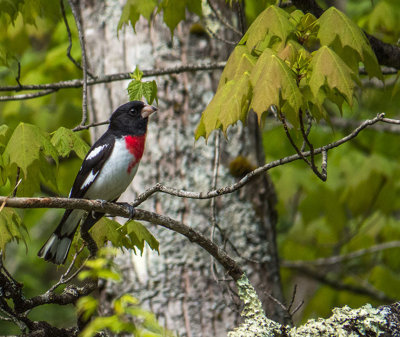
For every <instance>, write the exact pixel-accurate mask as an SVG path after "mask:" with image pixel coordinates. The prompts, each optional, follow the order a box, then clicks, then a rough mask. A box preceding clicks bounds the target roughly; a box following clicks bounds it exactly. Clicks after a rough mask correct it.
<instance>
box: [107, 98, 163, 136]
mask: <svg viewBox="0 0 400 337" xmlns="http://www.w3.org/2000/svg"><path fill="white" fill-rule="evenodd" d="M155 111H157V108H155V107H154V106H152V105H148V104H145V103H143V102H141V101H132V102H129V103H125V104H123V105H121V106H120V107H119V108H118V109H117V110H115V111H114V113H113V114H112V115H111V118H110V127H109V129H110V130H111V131H113V132H114V133H116V134H117V135H137V136H140V135H144V134H145V133H146V131H147V121H148V117H149V116H150V115H151V114H152V113H153V112H155Z"/></svg>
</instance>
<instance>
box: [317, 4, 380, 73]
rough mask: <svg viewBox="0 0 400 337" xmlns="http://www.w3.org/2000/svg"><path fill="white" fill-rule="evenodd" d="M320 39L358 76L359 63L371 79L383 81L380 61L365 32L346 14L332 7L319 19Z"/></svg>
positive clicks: (322, 43) (323, 44)
mask: <svg viewBox="0 0 400 337" xmlns="http://www.w3.org/2000/svg"><path fill="white" fill-rule="evenodd" d="M318 22H319V25H320V28H319V31H318V35H317V37H318V39H319V40H320V42H321V45H322V46H329V47H331V48H332V49H333V50H334V51H335V52H336V53H337V54H338V55H339V56H340V57H341V58H342V59H343V60H344V61H345V62H346V64H347V65H348V66H349V67H350V68H351V69H352V70H353V72H354V73H355V74H358V62H363V63H364V65H365V69H366V71H367V72H368V74H369V76H370V77H373V76H376V77H377V78H379V79H383V76H382V73H381V70H380V67H379V64H378V60H377V58H376V55H375V53H374V52H373V51H372V48H371V46H370V44H369V41H368V39H367V38H366V36H365V34H364V33H363V31H362V30H361V29H360V28H359V27H358V26H357V25H356V24H355V23H354V22H353V21H351V20H350V19H349V18H348V17H347V16H346V15H345V14H344V13H342V12H341V11H339V10H338V9H336V8H335V7H330V8H329V9H328V10H326V11H325V12H324V13H323V14H322V15H321V17H320V18H319V19H318Z"/></svg>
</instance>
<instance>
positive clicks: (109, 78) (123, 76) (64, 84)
mask: <svg viewBox="0 0 400 337" xmlns="http://www.w3.org/2000/svg"><path fill="white" fill-rule="evenodd" d="M225 64H226V62H225V61H221V62H211V63H203V64H185V65H180V66H176V67H171V68H165V69H147V70H143V77H152V76H163V75H170V74H180V73H184V72H190V71H203V70H207V71H208V70H215V69H223V68H224V67H225ZM130 74H131V72H126V73H116V74H111V75H105V76H99V77H97V78H95V79H89V80H88V82H87V84H88V85H95V84H99V83H109V82H115V81H123V80H129V79H130V78H131V76H130ZM82 86H83V80H81V79H74V80H69V81H61V82H55V83H47V84H28V85H22V86H21V87H20V86H18V85H8V86H1V87H0V91H20V90H46V89H53V90H59V89H69V88H80V87H82Z"/></svg>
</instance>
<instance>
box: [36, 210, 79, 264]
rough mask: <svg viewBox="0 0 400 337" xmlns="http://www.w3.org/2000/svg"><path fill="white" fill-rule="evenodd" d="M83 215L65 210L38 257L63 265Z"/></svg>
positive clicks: (76, 211) (75, 211)
mask: <svg viewBox="0 0 400 337" xmlns="http://www.w3.org/2000/svg"><path fill="white" fill-rule="evenodd" d="M83 213H84V212H83V211H78V210H73V211H71V210H67V211H66V212H65V213H64V216H63V218H62V219H61V222H60V224H59V225H58V227H57V229H56V230H55V231H54V233H53V234H51V235H50V237H49V239H48V240H47V241H46V243H45V244H44V245H43V247H42V248H41V249H40V250H39V253H38V256H39V257H41V258H43V259H45V260H46V261H49V262H52V263H55V264H64V262H65V260H66V259H67V256H68V252H69V249H70V248H71V243H72V240H73V238H74V235H75V231H76V229H77V228H78V225H79V222H80V219H81V217H82V215H83Z"/></svg>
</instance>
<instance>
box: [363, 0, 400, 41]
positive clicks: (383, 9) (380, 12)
mask: <svg viewBox="0 0 400 337" xmlns="http://www.w3.org/2000/svg"><path fill="white" fill-rule="evenodd" d="M371 7H372V11H370V12H369V13H367V14H366V15H364V16H362V17H361V18H360V20H359V22H360V24H361V26H362V27H363V28H365V29H366V30H367V31H368V32H369V33H371V34H373V35H375V36H377V37H378V38H380V39H382V40H383V41H385V42H388V43H397V41H398V39H399V34H400V27H399V21H400V3H399V1H397V0H381V1H377V2H376V4H375V6H371Z"/></svg>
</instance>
